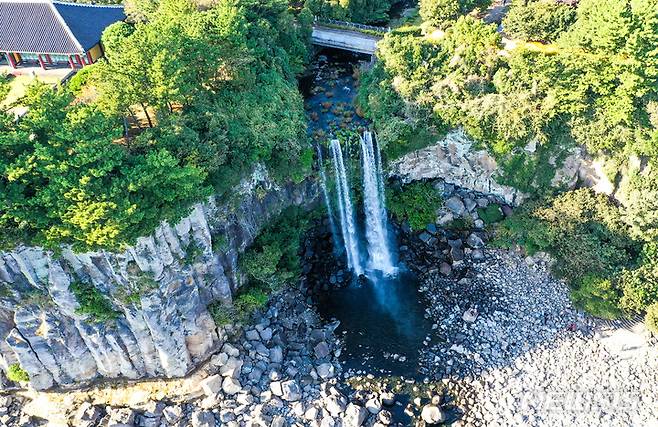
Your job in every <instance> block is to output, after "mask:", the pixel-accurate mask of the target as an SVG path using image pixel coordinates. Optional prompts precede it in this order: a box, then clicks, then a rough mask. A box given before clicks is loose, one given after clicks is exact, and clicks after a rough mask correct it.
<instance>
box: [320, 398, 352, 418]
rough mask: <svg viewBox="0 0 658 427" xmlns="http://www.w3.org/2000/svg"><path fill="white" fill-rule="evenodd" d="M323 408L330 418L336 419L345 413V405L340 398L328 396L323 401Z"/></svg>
mask: <svg viewBox="0 0 658 427" xmlns="http://www.w3.org/2000/svg"><path fill="white" fill-rule="evenodd" d="M324 407H325V409H326V410H327V411H329V413H330V414H331V416H332V417H338V416H340V415H341V414H342V413H343V412H345V409H346V407H347V405H346V403H345V402H344V400H343V398H342V396H329V397H327V398H326V399H325V405H324Z"/></svg>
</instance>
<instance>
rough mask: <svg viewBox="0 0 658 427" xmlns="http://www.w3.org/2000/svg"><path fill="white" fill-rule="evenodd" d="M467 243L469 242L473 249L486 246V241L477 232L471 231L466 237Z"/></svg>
mask: <svg viewBox="0 0 658 427" xmlns="http://www.w3.org/2000/svg"><path fill="white" fill-rule="evenodd" d="M466 244H468V246H470V247H472V248H473V249H480V248H483V247H484V241H483V240H482V238H480V236H478V235H477V234H475V233H471V234H470V235H469V236H468V238H467V239H466Z"/></svg>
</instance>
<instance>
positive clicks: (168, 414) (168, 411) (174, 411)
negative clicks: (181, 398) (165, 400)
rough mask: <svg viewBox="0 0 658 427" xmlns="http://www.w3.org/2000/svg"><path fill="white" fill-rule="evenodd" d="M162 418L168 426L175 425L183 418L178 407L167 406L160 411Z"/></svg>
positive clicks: (181, 411) (181, 409) (181, 410)
mask: <svg viewBox="0 0 658 427" xmlns="http://www.w3.org/2000/svg"><path fill="white" fill-rule="evenodd" d="M162 416H163V417H164V419H165V421H167V423H169V424H176V423H177V422H178V421H180V419H181V418H182V417H183V408H181V407H180V406H178V405H172V406H167V407H166V408H164V409H163V410H162Z"/></svg>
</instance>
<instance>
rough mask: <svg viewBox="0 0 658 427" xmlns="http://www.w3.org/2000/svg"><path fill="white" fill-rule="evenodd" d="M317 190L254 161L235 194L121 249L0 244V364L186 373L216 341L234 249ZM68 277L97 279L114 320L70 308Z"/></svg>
mask: <svg viewBox="0 0 658 427" xmlns="http://www.w3.org/2000/svg"><path fill="white" fill-rule="evenodd" d="M316 199H317V187H316V185H315V182H314V181H312V180H307V181H305V182H303V183H302V184H300V185H287V186H284V187H277V186H275V185H273V184H272V183H271V181H270V180H269V179H268V178H267V173H266V171H264V170H262V169H259V170H257V171H256V172H255V173H254V174H253V175H252V177H251V179H249V180H246V181H244V182H243V183H242V186H241V187H240V188H238V189H236V196H235V201H234V202H232V203H225V204H222V205H219V204H217V203H216V202H215V200H214V199H211V200H209V201H208V202H207V203H204V204H198V205H196V206H194V208H193V210H192V212H191V214H190V215H189V216H188V217H186V218H184V219H183V220H181V221H180V222H179V223H178V224H176V225H175V226H171V225H169V224H166V223H163V224H162V225H161V226H160V227H159V228H158V229H157V230H156V231H155V232H154V233H153V234H152V235H151V236H148V237H144V238H140V239H139V240H138V242H137V243H136V244H135V246H134V247H130V248H128V249H127V250H126V251H125V252H123V253H109V252H104V251H101V252H90V253H82V254H76V253H73V252H72V251H70V250H68V249H66V248H65V249H63V250H62V252H61V254H53V253H48V252H45V251H43V250H41V249H39V248H17V249H16V250H14V251H12V252H0V365H1V367H2V368H3V369H4V370H6V369H7V367H8V366H9V365H11V364H13V363H20V365H21V367H22V368H23V369H24V370H26V371H27V373H28V374H29V375H30V381H31V384H32V386H33V387H34V388H37V389H47V388H50V387H54V386H71V385H75V384H80V383H84V382H87V381H91V380H94V379H96V378H99V377H105V378H118V377H123V378H142V377H154V376H166V377H175V376H182V375H185V374H186V373H188V372H189V371H190V370H191V369H193V368H194V367H195V366H196V365H197V364H198V363H199V362H200V361H202V360H204V359H205V358H206V357H207V356H208V355H209V354H210V353H211V352H212V351H213V350H214V349H215V348H217V347H218V346H219V345H221V338H220V337H218V334H217V328H216V326H215V323H214V321H213V319H212V317H211V316H210V314H209V313H208V310H207V308H206V307H207V305H208V304H209V303H210V302H213V301H216V300H224V301H230V299H231V295H232V292H233V291H234V290H235V289H236V288H237V287H238V286H239V285H240V276H239V274H238V272H237V259H238V255H239V254H240V253H241V252H242V251H243V250H244V249H245V248H246V247H247V246H248V245H249V244H251V242H252V241H253V239H254V238H255V236H256V235H257V234H258V232H259V230H260V229H261V228H262V227H263V226H264V225H265V224H266V223H267V221H269V220H270V219H272V218H273V217H275V216H276V215H278V214H279V213H280V212H281V210H282V209H284V208H285V207H287V206H290V205H293V204H297V205H301V204H304V205H310V204H312V203H314V202H315V200H316ZM74 282H83V283H87V284H93V286H95V287H96V288H97V289H98V290H99V291H100V292H101V293H102V294H103V295H104V296H105V297H106V298H108V299H109V300H110V301H111V302H112V305H113V308H114V309H115V310H116V311H117V312H118V317H117V318H116V320H110V321H106V322H94V321H93V320H92V319H90V318H89V317H88V316H84V315H79V314H76V310H77V309H78V308H79V304H78V302H77V300H76V297H75V295H74V294H73V293H72V292H71V290H70V289H69V286H70V285H71V284H72V283H74Z"/></svg>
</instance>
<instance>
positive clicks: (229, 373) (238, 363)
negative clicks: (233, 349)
mask: <svg viewBox="0 0 658 427" xmlns="http://www.w3.org/2000/svg"><path fill="white" fill-rule="evenodd" d="M242 364H243V362H242V360H240V359H238V358H236V357H233V356H231V357H229V358H228V360H227V361H226V363H225V364H224V366H222V367H221V368H219V373H220V374H221V375H222V376H224V377H232V378H237V377H239V376H240V371H241V370H242Z"/></svg>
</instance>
